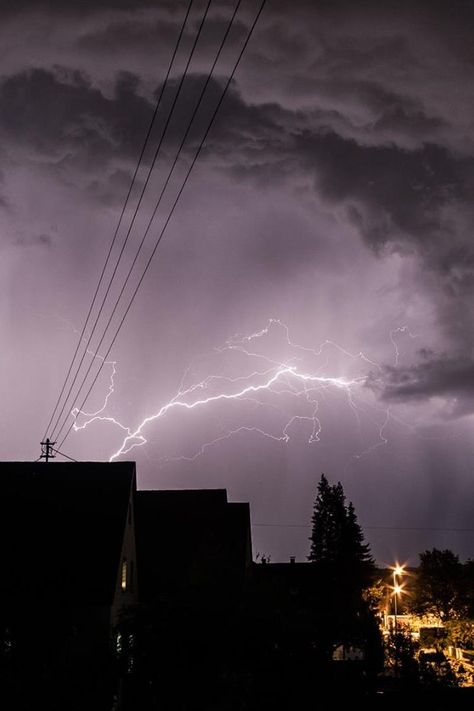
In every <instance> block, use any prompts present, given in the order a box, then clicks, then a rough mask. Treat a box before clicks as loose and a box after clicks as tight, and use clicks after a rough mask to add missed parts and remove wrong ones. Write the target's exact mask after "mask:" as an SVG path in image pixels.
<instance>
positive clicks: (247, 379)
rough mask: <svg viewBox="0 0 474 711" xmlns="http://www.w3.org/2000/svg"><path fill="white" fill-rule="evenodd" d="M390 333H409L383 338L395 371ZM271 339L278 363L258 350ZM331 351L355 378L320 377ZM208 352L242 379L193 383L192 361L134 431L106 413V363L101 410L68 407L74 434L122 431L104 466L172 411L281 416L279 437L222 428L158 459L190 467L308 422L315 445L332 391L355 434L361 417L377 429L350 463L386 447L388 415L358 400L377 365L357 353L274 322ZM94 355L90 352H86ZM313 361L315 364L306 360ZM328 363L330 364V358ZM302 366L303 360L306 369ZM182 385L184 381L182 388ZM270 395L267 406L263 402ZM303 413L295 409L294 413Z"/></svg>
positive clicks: (286, 434) (283, 437) (254, 429)
mask: <svg viewBox="0 0 474 711" xmlns="http://www.w3.org/2000/svg"><path fill="white" fill-rule="evenodd" d="M398 333H408V334H409V335H410V337H412V338H413V337H415V336H413V334H411V333H410V332H409V331H408V329H407V327H406V326H400V327H397V328H394V329H393V330H391V331H390V332H389V338H390V341H391V343H392V345H393V346H394V349H395V365H398V361H399V357H400V352H399V348H398V346H397V342H396V340H395V337H396V335H397V334H398ZM273 337H278V340H279V345H280V348H281V347H282V346H283V347H284V349H286V350H287V351H289V353H288V354H287V355H286V357H278V356H276V355H275V353H274V352H273V353H271V354H268V353H267V352H266V350H268V349H269V348H270V350H271V348H272V345H271V344H270V345H269V343H268V341H269V340H271V339H272V338H273ZM334 352H338V353H339V354H340V355H341V356H343V357H345V358H349V359H350V361H352V362H353V363H358V364H360V365H362V366H363V370H362V372H359V373H356V374H355V375H351V376H346V375H340V374H337V375H328V374H327V371H328V369H329V367H330V361H331V355H333V354H334ZM213 353H214V354H216V355H217V356H219V357H225V355H226V354H232V353H234V354H239V356H242V357H243V358H244V359H245V361H246V362H248V363H249V364H250V365H251V366H253V367H250V368H249V367H248V366H247V365H246V368H245V370H246V371H247V372H244V374H241V375H238V376H237V377H229V376H228V375H224V374H211V375H207V376H206V377H204V378H201V379H195V380H194V381H193V372H194V368H195V366H196V360H197V359H195V361H193V362H192V363H191V364H190V366H188V368H187V369H186V370H185V372H184V373H183V376H182V379H181V382H180V384H179V387H178V390H177V392H176V394H175V395H174V396H173V397H172V398H171V399H170V400H169V401H168V402H166V403H164V404H162V405H161V406H159V407H158V408H157V410H156V411H154V412H152V413H151V414H149V415H147V416H146V417H144V419H143V420H142V421H141V422H140V423H139V424H138V426H136V427H134V428H133V427H130V426H127V425H125V424H123V423H122V422H120V421H119V420H117V419H116V418H115V417H112V416H111V415H109V414H107V408H108V405H109V400H110V398H111V397H112V395H113V393H114V387H115V385H114V379H115V377H116V375H117V364H116V361H107V364H108V365H110V368H111V373H110V381H109V386H108V390H107V393H106V396H105V398H104V400H103V404H102V406H101V407H100V408H99V409H98V410H97V411H95V412H84V411H79V410H78V409H77V408H75V409H74V410H73V411H72V413H71V414H72V416H73V417H74V424H73V427H74V430H75V431H76V432H79V431H80V430H85V429H86V428H88V427H90V426H91V425H92V424H94V423H99V422H100V423H109V424H111V425H113V426H114V427H117V428H118V429H119V430H120V431H121V432H123V434H124V437H123V439H122V441H121V444H120V446H119V447H118V448H117V450H116V451H115V452H114V453H113V454H112V455H111V456H110V459H109V461H114V460H115V459H118V458H119V457H121V456H123V455H126V454H128V453H129V452H130V451H132V450H133V449H135V448H137V447H141V446H143V445H145V444H146V443H147V437H146V431H148V430H149V428H150V427H151V426H153V425H155V426H156V424H158V423H159V421H160V420H163V419H164V418H165V417H166V416H167V415H168V414H169V413H171V412H172V411H179V410H182V411H194V410H196V411H198V410H209V408H212V407H215V406H216V405H217V403H228V404H229V405H231V404H232V403H234V402H241V403H242V402H248V403H252V404H253V405H254V406H255V407H256V408H263V409H265V411H268V410H269V409H273V410H274V411H275V412H277V413H279V414H281V415H282V416H283V418H284V421H285V424H284V425H283V426H282V427H281V428H280V431H279V432H276V433H275V432H272V431H269V430H268V429H267V428H264V427H262V426H258V425H254V426H250V425H242V426H238V427H235V428H230V429H225V430H223V431H222V432H221V433H220V434H219V435H218V436H217V437H215V438H214V439H211V440H209V441H207V442H204V443H203V444H202V445H201V446H199V447H198V449H197V450H196V451H195V452H194V453H193V454H192V455H190V456H184V455H182V456H175V457H169V456H164V457H162V460H163V461H179V460H187V461H194V460H195V459H197V458H198V457H200V456H202V455H203V454H204V452H206V451H207V450H208V449H209V448H211V447H213V446H215V445H217V444H219V443H220V442H222V441H225V440H227V439H230V438H232V437H234V436H236V435H238V434H240V433H255V434H257V435H258V436H260V437H265V438H268V439H270V440H273V441H276V442H282V443H287V442H288V441H289V440H290V437H291V431H292V430H293V428H294V427H296V426H297V425H298V423H304V422H306V423H308V424H309V425H310V429H311V431H310V434H309V438H308V444H314V443H317V442H319V441H320V440H321V436H322V431H323V425H322V422H321V420H320V416H319V408H320V402H321V401H322V400H323V399H324V398H326V396H327V395H328V394H329V393H330V392H335V391H339V392H341V393H343V394H344V395H345V397H346V399H347V403H348V406H349V408H350V409H351V411H352V412H353V415H354V417H355V420H356V423H357V425H358V427H359V428H361V422H362V418H366V419H367V420H368V421H369V422H371V424H373V425H374V426H375V428H376V430H378V438H377V441H376V442H374V443H373V444H371V445H370V446H369V447H368V448H367V449H366V450H364V451H363V452H360V453H358V454H354V455H353V456H354V458H360V457H362V456H364V455H366V454H368V453H370V452H372V451H373V450H374V449H375V448H377V447H380V446H383V445H385V444H387V442H388V437H387V435H386V429H387V427H388V425H389V422H390V421H391V419H392V416H391V412H390V409H389V408H387V407H379V406H377V405H375V404H374V403H373V402H368V401H367V400H366V399H364V397H363V396H362V394H363V393H364V392H368V391H367V389H365V390H364V388H365V386H366V383H367V379H368V377H369V373H370V372H372V371H373V369H374V368H375V369H377V370H379V371H382V370H383V368H382V366H381V365H380V364H379V363H378V362H377V361H375V360H374V359H372V358H369V357H368V356H367V355H366V354H365V353H363V352H362V351H359V352H357V353H352V352H351V351H349V350H347V349H345V348H343V347H342V346H340V345H339V344H337V343H335V342H334V341H330V340H325V341H324V342H323V343H322V344H321V345H319V346H318V347H317V348H310V347H307V346H303V345H300V344H298V343H295V342H294V341H293V340H292V339H291V338H290V332H289V328H288V326H287V325H286V324H285V323H283V322H282V321H281V320H279V319H269V320H268V322H267V324H266V325H265V327H264V328H262V329H260V330H259V331H256V332H254V333H250V334H235V335H234V336H232V337H231V338H229V339H228V340H227V341H226V342H225V343H224V345H222V346H220V347H217V348H215V349H213ZM93 355H95V357H100V356H97V354H93ZM314 360H316V363H313V362H312V361H314ZM332 360H334V359H332ZM308 361H311V363H309V362H308ZM256 364H258V367H256ZM189 381H191V382H190V383H189ZM268 396H270V397H271V398H272V401H270V400H269V397H268ZM288 401H293V402H294V403H295V405H298V407H299V408H300V411H299V412H298V413H297V414H291V413H289V412H288V411H287V409H285V406H284V405H285V402H288ZM301 408H303V409H301Z"/></svg>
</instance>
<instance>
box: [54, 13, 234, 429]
mask: <svg viewBox="0 0 474 711" xmlns="http://www.w3.org/2000/svg"><path fill="white" fill-rule="evenodd" d="M241 2H242V0H238V2H237V4H236V6H235V8H234V11H233V14H232V16H231V18H230V20H229V23H228V25H227V29H226V32H225V34H224V36H223V37H222V39H221V42H220V45H219V48H218V50H217V54H216V57H215V59H214V62H213V64H212V67H211V69H210V71H209V74H208V76H207V79H206V81H205V83H204V84H203V86H202V88H201V92H200V95H199V97H198V100H197V102H196V104H195V107H194V110H193V112H192V115H191V118H190V120H189V122H188V126H187V128H186V131H185V133H184V135H183V137H182V139H181V142H180V145H179V147H178V150H177V152H176V155H175V158H174V161H173V163H172V165H171V167H170V169H169V171H168V176H167V178H166V180H165V182H164V185H163V186H162V189H161V192H160V194H159V197H158V200H157V202H156V204H155V207H154V210H153V213H152V215H151V217H150V219H149V221H148V224H147V227H146V230H145V232H144V234H143V237H142V239H141V242H140V244H139V246H138V249H137V251H136V254H135V257H134V259H133V261H132V264H131V266H130V268H129V271H128V273H127V276H126V277H125V281H124V283H123V285H122V288H121V290H120V293H119V295H118V297H117V299H116V302H115V305H114V308H113V310H112V312H111V314H110V316H109V319H108V321H107V324H106V326H105V329H104V331H103V333H102V337H101V339H100V341H99V343H98V345H97V348H96V350H97V351H99V350H100V347H101V345H102V343H103V341H104V338H105V336H106V335H107V331H108V329H109V326H110V324H111V323H112V320H113V318H114V316H115V312H116V310H117V308H118V305H119V303H120V300H121V298H122V296H123V293H124V291H125V289H126V287H127V284H128V282H129V280H130V277H131V275H132V272H133V269H134V267H135V264H136V262H137V259H138V257H139V255H140V253H141V250H142V248H143V245H144V243H145V240H146V238H147V235H148V233H149V231H150V228H151V226H152V223H153V220H154V218H155V215H156V213H157V210H158V208H159V206H160V204H161V201H162V199H163V196H164V194H165V191H166V188H167V187H168V184H169V181H170V179H171V177H172V175H173V172H174V169H175V166H176V164H177V162H178V160H179V158H180V155H181V152H182V150H183V147H184V144H185V142H186V139H187V137H188V135H189V133H190V130H191V128H192V125H193V122H194V119H195V117H196V115H197V113H198V111H199V109H200V107H201V104H202V100H203V97H204V95H205V93H206V89H207V87H208V85H209V82H210V81H211V79H212V76H213V71H214V69H215V67H216V64H217V62H218V60H219V58H220V55H221V52H222V50H223V47H224V45H225V42H226V39H227V37H228V35H229V32H230V30H231V28H232V25H233V22H234V18H235V16H236V14H237V12H238V10H239V7H240V5H241ZM93 365H94V360H92V361H91V362H90V364H89V367H88V369H87V371H86V373H85V375H84V377H83V379H82V382H81V384H80V386H79V389H78V391H77V393H76V395H75V397H74V400H73V403H72V405H74V403H75V402H76V400H77V398H78V397H79V395H80V392H81V390H82V388H83V386H84V383H85V382H86V380H87V378H88V376H89V373H90V371H91V370H92V367H93ZM71 409H73V407H72V408H71ZM68 419H69V414H68V413H66V417H65V420H64V421H63V423H62V425H61V427H60V428H59V430H58V431H57V433H55V434H54V436H55V437H56V438H59V436H60V435H61V432H62V430H63V429H64V426H65V425H66V423H67V420H68Z"/></svg>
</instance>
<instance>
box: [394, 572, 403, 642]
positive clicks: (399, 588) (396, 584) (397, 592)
mask: <svg viewBox="0 0 474 711" xmlns="http://www.w3.org/2000/svg"><path fill="white" fill-rule="evenodd" d="M404 572H405V571H404V568H403V566H402V565H399V564H398V563H397V564H396V565H395V566H394V568H393V597H394V601H393V603H394V604H393V606H394V612H395V615H394V618H395V619H394V623H395V634H396V632H397V615H398V596H399V595H400V593H401V592H402V586H401V585H400V583H399V582H398V578H400V577H401V576H402V575H403V574H404Z"/></svg>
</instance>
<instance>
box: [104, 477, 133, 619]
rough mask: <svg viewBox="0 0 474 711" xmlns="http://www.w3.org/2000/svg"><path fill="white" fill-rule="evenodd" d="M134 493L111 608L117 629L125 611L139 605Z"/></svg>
mask: <svg viewBox="0 0 474 711" xmlns="http://www.w3.org/2000/svg"><path fill="white" fill-rule="evenodd" d="M133 494H134V492H133V490H132V491H130V498H129V502H128V511H127V520H126V522H125V527H124V532H123V542H122V550H121V554H120V560H119V565H118V570H117V578H116V583H115V594H114V599H113V604H112V608H111V625H112V627H115V626H116V624H117V623H118V621H119V619H120V616H121V614H122V613H123V611H124V610H125V609H126V608H128V607H132V606H133V605H136V604H137V603H138V585H137V579H138V578H137V551H136V542H135V509H134V495H133Z"/></svg>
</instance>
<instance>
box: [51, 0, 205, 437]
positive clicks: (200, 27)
mask: <svg viewBox="0 0 474 711" xmlns="http://www.w3.org/2000/svg"><path fill="white" fill-rule="evenodd" d="M211 2H212V0H208V2H207V5H206V9H205V11H204V14H203V16H202V18H201V22H200V25H199V28H198V31H197V33H196V36H195V38H194V42H193V46H192V48H191V52H190V54H189V57H188V60H187V62H186V66H185V68H184V71H183V74H182V76H181V79H180V82H179V85H178V89H177V91H176V93H175V96H174V99H173V103H172V105H171V108H170V110H169V112H168V117H167V120H166V123H165V125H164V127H163V129H162V131H161V136H160V140H159V142H158V146H157V148H156V150H155V154H154V157H153V161H152V163H151V165H150V168H149V170H148V175H147V178H146V180H145V183H144V185H143V187H142V190H141V194H140V198H139V200H138V203H137V205H136V207H135V210H134V213H133V216H132V220H131V222H130V225H129V227H128V230H127V234H126V236H125V240H124V242H123V244H122V248H121V250H120V253H119V255H118V258H117V261H116V264H115V267H114V270H113V272H112V275H111V276H110V279H109V283H108V286H107V289H106V292H105V295H104V297H103V299H102V303H101V305H100V308H99V312H98V314H97V316H96V319H95V321H94V325H93V327H92V331H91V333H90V335H89V339H88V341H87V344H86V347H85V350H84V353H83V355H82V358H81V360H80V362H79V365H78V367H77V369H76V373H75V375H74V378H73V380H72V382H71V385H70V386H69V390H68V393H67V395H66V399H65V401H64V404H63V406H62V408H61V412H60V413H59V415H58V416H57V418H56V422H55V424H54V426H53V431H52V435H51V436H52V437H55V436H57V435H55V432H56V428H57V426H58V423H59V421H60V419H61V417H62V414H63V413H64V410H65V409H66V405H67V401H68V399H69V396H70V394H71V391H72V389H73V387H74V384H75V382H76V380H77V377H78V375H79V372H80V370H81V367H82V364H83V362H84V359H85V357H86V355H87V352H88V349H89V346H90V343H91V340H92V338H93V335H94V332H95V330H96V328H97V324H98V322H99V319H100V316H101V314H102V311H103V309H104V306H105V303H106V301H107V298H108V295H109V293H110V289H111V287H112V283H113V280H114V278H115V275H116V273H117V269H118V267H119V265H120V262H121V260H122V256H123V254H124V251H125V247H126V246H127V243H128V240H129V238H130V234H131V231H132V228H133V226H134V224H135V219H136V217H137V214H138V211H139V209H140V206H141V203H142V200H143V197H144V194H145V191H146V188H147V187H148V183H149V181H150V177H151V174H152V172H153V168H154V166H155V163H156V160H157V158H158V154H159V152H160V149H161V146H162V144H163V139H164V136H165V134H166V131H167V129H168V126H169V123H170V120H171V117H172V114H173V112H174V108H175V106H176V103H177V101H178V98H179V96H180V93H181V89H182V87H183V83H184V80H185V78H186V76H187V72H188V69H189V65H190V63H191V60H192V58H193V56H194V51H195V49H196V46H197V43H198V41H199V38H200V36H201V33H202V30H203V27H204V24H205V21H206V19H207V15H208V12H209V7H210V5H211ZM99 348H100V345H99V346H97V348H95V349H94V350H95V351H97V350H98V349H99ZM88 372H90V368H89V370H88ZM71 409H72V406H71ZM66 418H67V414H66Z"/></svg>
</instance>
